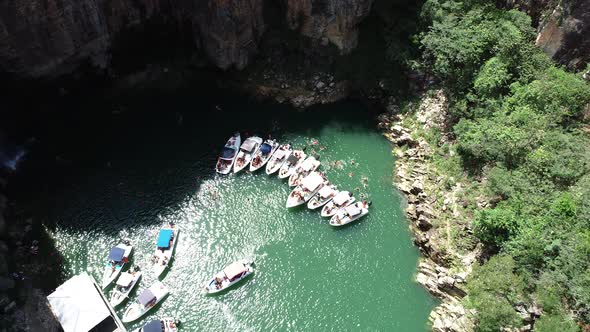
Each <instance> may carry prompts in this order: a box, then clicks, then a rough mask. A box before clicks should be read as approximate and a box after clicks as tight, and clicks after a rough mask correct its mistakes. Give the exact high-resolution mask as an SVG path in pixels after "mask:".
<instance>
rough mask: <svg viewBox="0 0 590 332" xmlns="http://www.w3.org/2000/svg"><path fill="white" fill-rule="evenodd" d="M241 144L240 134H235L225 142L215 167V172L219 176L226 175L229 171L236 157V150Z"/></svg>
mask: <svg viewBox="0 0 590 332" xmlns="http://www.w3.org/2000/svg"><path fill="white" fill-rule="evenodd" d="M240 144H242V139H241V137H240V133H235V134H234V135H233V136H232V137H230V138H229V140H227V143H225V146H224V147H223V149H222V150H221V153H220V154H219V158H217V164H216V165H215V171H216V172H217V173H219V174H228V173H229V172H230V171H231V168H232V166H233V165H234V162H235V161H236V157H237V156H238V150H239V148H240Z"/></svg>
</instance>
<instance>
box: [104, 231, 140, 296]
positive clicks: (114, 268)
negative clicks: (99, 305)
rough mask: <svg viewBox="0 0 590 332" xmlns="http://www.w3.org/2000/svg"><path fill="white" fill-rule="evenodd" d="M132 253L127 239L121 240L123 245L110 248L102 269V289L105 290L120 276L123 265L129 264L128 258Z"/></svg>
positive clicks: (131, 247)
mask: <svg viewBox="0 0 590 332" xmlns="http://www.w3.org/2000/svg"><path fill="white" fill-rule="evenodd" d="M132 252H133V246H132V245H131V242H130V241H129V239H125V240H123V243H120V244H118V245H117V246H115V247H113V248H111V250H110V251H109V255H108V257H107V264H106V266H105V267H104V272H103V274H102V283H101V287H102V289H105V288H107V287H108V286H109V285H110V284H111V283H112V282H113V281H115V279H117V277H118V276H119V274H121V271H122V270H123V268H124V267H125V264H127V262H129V257H130V256H131V253H132Z"/></svg>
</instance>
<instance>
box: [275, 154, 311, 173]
mask: <svg viewBox="0 0 590 332" xmlns="http://www.w3.org/2000/svg"><path fill="white" fill-rule="evenodd" d="M306 157H307V155H306V154H305V151H303V150H295V151H293V153H291V155H290V156H289V157H287V160H286V161H285V163H284V164H283V165H282V166H281V169H280V170H279V179H284V178H287V177H289V176H291V174H293V173H295V170H296V169H297V167H299V166H300V165H301V164H302V163H303V162H304V161H305V158H306Z"/></svg>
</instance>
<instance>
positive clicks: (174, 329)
mask: <svg viewBox="0 0 590 332" xmlns="http://www.w3.org/2000/svg"><path fill="white" fill-rule="evenodd" d="M178 325H180V322H176V321H175V320H174V319H173V318H162V319H155V320H152V321H150V322H148V323H147V324H145V325H144V326H143V327H142V328H140V329H137V330H135V332H178Z"/></svg>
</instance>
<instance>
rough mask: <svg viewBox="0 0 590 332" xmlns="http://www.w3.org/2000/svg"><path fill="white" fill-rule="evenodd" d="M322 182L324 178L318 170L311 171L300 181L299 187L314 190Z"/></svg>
mask: <svg viewBox="0 0 590 332" xmlns="http://www.w3.org/2000/svg"><path fill="white" fill-rule="evenodd" d="M322 183H324V178H323V177H322V176H321V175H320V174H319V173H318V172H313V173H311V174H309V175H308V176H306V177H305V178H304V179H303V180H302V181H301V187H303V188H305V189H307V190H309V191H314V190H316V189H317V188H318V187H319V186H320V185H321V184H322Z"/></svg>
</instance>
